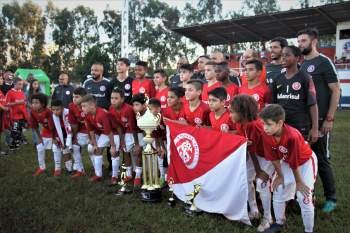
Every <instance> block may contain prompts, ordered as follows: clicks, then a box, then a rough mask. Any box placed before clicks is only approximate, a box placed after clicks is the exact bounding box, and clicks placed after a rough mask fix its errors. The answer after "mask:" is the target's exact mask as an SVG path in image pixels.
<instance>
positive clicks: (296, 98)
mask: <svg viewBox="0 0 350 233" xmlns="http://www.w3.org/2000/svg"><path fill="white" fill-rule="evenodd" d="M277 99H291V100H298V99H300V95H299V94H297V95H293V94H287V95H284V94H278V95H277Z"/></svg>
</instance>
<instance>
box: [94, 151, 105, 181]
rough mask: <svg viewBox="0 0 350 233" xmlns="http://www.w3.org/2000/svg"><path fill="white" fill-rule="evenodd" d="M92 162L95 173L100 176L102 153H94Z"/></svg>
mask: <svg viewBox="0 0 350 233" xmlns="http://www.w3.org/2000/svg"><path fill="white" fill-rule="evenodd" d="M94 163H95V175H96V176H99V177H102V163H103V157H102V155H95V159H94Z"/></svg>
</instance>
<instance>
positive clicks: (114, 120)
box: [108, 106, 125, 134]
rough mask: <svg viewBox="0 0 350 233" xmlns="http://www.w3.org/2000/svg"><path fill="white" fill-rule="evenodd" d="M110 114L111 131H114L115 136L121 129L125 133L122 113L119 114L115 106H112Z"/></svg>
mask: <svg viewBox="0 0 350 233" xmlns="http://www.w3.org/2000/svg"><path fill="white" fill-rule="evenodd" d="M108 113H109V117H110V122H111V129H112V131H113V134H117V133H118V129H119V128H121V129H122V130H123V131H125V130H124V126H123V123H122V112H121V111H120V112H119V111H117V110H116V109H115V108H114V107H113V106H110V107H109V110H108Z"/></svg>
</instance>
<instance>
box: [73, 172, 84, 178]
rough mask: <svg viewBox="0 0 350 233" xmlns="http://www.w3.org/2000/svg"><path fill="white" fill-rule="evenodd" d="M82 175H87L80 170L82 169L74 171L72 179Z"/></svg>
mask: <svg viewBox="0 0 350 233" xmlns="http://www.w3.org/2000/svg"><path fill="white" fill-rule="evenodd" d="M82 176H85V173H84V172H80V171H77V172H76V173H74V174H73V175H72V176H71V178H72V179H75V178H79V177H82Z"/></svg>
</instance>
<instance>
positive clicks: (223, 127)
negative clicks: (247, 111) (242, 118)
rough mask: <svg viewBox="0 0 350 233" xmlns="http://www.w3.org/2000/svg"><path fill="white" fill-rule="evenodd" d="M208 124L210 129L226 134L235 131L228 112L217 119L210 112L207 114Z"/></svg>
mask: <svg viewBox="0 0 350 233" xmlns="http://www.w3.org/2000/svg"><path fill="white" fill-rule="evenodd" d="M209 118H210V124H211V127H212V129H214V130H217V131H221V132H226V133H227V132H228V131H231V130H235V129H236V127H235V123H233V122H232V120H231V117H230V113H229V111H225V112H224V113H223V114H222V115H221V116H220V117H219V118H218V119H216V117H215V112H210V114H209Z"/></svg>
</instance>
